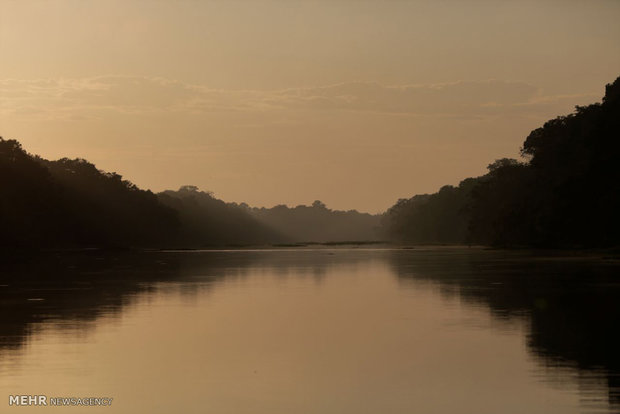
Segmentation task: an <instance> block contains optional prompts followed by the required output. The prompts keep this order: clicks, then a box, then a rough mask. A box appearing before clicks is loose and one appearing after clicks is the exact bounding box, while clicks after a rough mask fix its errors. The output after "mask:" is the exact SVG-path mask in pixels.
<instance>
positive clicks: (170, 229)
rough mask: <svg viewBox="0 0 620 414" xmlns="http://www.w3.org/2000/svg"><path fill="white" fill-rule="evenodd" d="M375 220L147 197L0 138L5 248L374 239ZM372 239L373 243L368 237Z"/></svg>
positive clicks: (0, 238) (104, 175) (190, 194)
mask: <svg viewBox="0 0 620 414" xmlns="http://www.w3.org/2000/svg"><path fill="white" fill-rule="evenodd" d="M378 224H379V216H371V215H369V214H361V213H358V212H357V211H348V212H342V211H334V210H330V209H328V208H327V207H326V206H325V205H323V204H322V203H320V202H318V203H315V204H314V205H313V206H312V207H307V206H298V207H295V208H288V207H286V206H277V207H274V208H272V209H264V208H262V209H258V208H250V207H249V206H248V205H246V204H243V203H242V204H236V203H226V202H224V201H222V200H218V199H217V198H215V197H214V196H213V195H212V194H211V193H208V192H202V191H199V190H198V188H197V187H195V186H184V187H181V188H180V189H179V190H178V191H164V192H162V193H159V194H153V193H152V192H150V191H145V190H141V189H139V188H138V187H137V186H135V185H134V184H132V183H131V182H129V181H127V180H124V179H123V177H121V176H120V175H119V174H116V173H108V172H105V171H101V170H99V169H97V168H96V167H95V165H93V164H92V163H90V162H88V161H86V160H83V159H73V160H71V159H67V158H63V159H60V160H57V161H48V160H45V159H42V158H40V157H38V156H34V155H31V154H28V153H27V152H26V151H25V150H24V149H23V148H22V146H21V145H20V143H19V142H17V141H15V140H4V139H2V138H0V246H1V247H4V248H30V247H44V248H50V247H51V248H66V247H166V248H200V247H213V246H247V245H264V244H280V243H296V242H304V241H317V242H326V241H364V240H368V239H376V237H374V234H375V231H376V229H377V227H378ZM371 236H372V237H371Z"/></svg>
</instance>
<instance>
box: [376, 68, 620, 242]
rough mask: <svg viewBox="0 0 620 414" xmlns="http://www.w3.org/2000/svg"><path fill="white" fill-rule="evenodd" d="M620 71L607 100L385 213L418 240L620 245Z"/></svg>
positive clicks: (399, 236) (387, 221)
mask: <svg viewBox="0 0 620 414" xmlns="http://www.w3.org/2000/svg"><path fill="white" fill-rule="evenodd" d="M619 123H620V78H618V79H616V81H615V82H614V83H612V84H609V85H607V87H606V91H605V97H604V98H603V101H602V102H601V103H596V104H592V105H588V106H585V107H577V108H576V111H575V112H574V113H573V114H570V115H567V116H561V117H558V118H555V119H553V120H550V121H548V122H546V123H545V124H544V125H543V126H542V127H541V128H538V129H536V130H534V131H532V132H531V133H530V135H529V136H528V137H527V139H526V140H525V142H524V143H523V147H522V150H521V153H522V155H523V156H524V158H525V159H526V161H523V162H520V161H517V160H513V159H501V160H497V161H495V162H494V163H492V164H490V165H489V167H488V168H489V172H488V173H487V174H486V175H484V176H482V177H477V178H468V179H467V180H464V181H463V182H461V184H460V185H459V186H458V187H452V186H445V187H443V188H442V189H441V190H440V191H439V192H437V193H435V194H427V195H418V196H414V197H412V198H410V199H407V200H399V201H398V202H397V203H396V204H395V205H394V206H393V207H391V208H390V209H389V210H388V211H387V213H386V215H385V217H384V225H385V226H386V229H387V231H388V232H389V234H390V235H391V237H392V238H394V239H396V240H400V241H405V242H413V243H481V244H490V245H498V246H520V245H521V246H541V247H542V246H549V247H590V246H611V245H618V244H620V219H619V215H618V212H619V211H620V126H619Z"/></svg>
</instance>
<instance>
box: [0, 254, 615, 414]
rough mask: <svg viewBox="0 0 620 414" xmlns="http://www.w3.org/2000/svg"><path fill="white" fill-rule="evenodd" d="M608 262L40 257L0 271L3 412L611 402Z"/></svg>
mask: <svg viewBox="0 0 620 414" xmlns="http://www.w3.org/2000/svg"><path fill="white" fill-rule="evenodd" d="M619 269H620V267H619V266H618V265H617V264H614V263H613V262H612V261H604V260H603V261H601V260H589V259H583V258H581V259H579V258H573V259H561V258H558V257H556V258H553V257H548V256H546V257H542V256H538V255H536V254H534V253H529V252H501V251H485V250H478V249H448V248H445V249H414V250H387V249H386V250H381V249H377V250H372V249H316V250H272V251H209V252H152V253H132V254H120V253H119V254H109V253H108V254H105V255H104V254H102V253H98V252H91V253H80V254H77V253H76V254H67V253H63V254H57V255H47V256H46V257H39V258H37V260H32V261H30V262H29V263H22V264H13V265H11V266H8V265H5V266H4V267H3V268H2V270H1V272H2V273H1V276H0V396H1V399H0V412H2V413H4V412H7V413H11V412H16V413H17V412H19V413H30V412H37V413H42V412H64V411H68V412H73V413H82V412H86V413H90V412H93V413H95V412H106V413H174V412H178V413H217V414H225V413H231V414H244V413H253V414H254V413H270V414H278V413H283V414H284V413H286V414H293V413H294V414H298V413H355V414H360V413H373V414H375V413H414V412H415V413H472V414H474V413H475V414H482V413H493V414H495V413H519V414H520V413H563V414H564V413H608V412H619V410H620V392H619V388H620V381H619V379H620V377H619V373H620V358H619V356H618V355H619V352H620V340H619V335H618V327H619V326H620V325H619V322H620V318H619V316H620V309H619V303H620V302H619V299H620V279H619V278H618V270H619ZM15 394H28V395H30V394H42V395H46V396H48V397H56V396H57V397H91V396H92V397H112V398H113V402H112V406H111V407H97V408H94V407H89V408H84V407H82V408H79V407H65V408H57V407H49V406H48V407H15V406H9V404H8V402H9V395H15Z"/></svg>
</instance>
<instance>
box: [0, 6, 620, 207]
mask: <svg viewBox="0 0 620 414" xmlns="http://www.w3.org/2000/svg"><path fill="white" fill-rule="evenodd" d="M618 21H620V1H615V0H612V1H597V0H593V1H587V2H584V1H570V0H562V1H551V0H549V1H540V0H538V1H527V0H526V1H518V2H516V1H465V0H462V1H405V0H402V1H398V0H381V1H378V0H368V1H366V0H356V1H353V0H350V1H345V0H330V1H328V0H320V1H294V0H291V1H283V0H282V1H264V0H251V1H240V0H237V1H235V0H229V1H208V0H204V1H198V0H195V1H183V0H175V1H158V0H150V1H146V0H122V1H117V0H101V1H99V0H74V1H70V0H54V1H45V0H42V1H33V0H19V1H17V0H15V1H14V0H0V62H1V64H0V136H2V137H3V138H5V139H17V140H18V141H20V142H21V143H22V145H23V146H24V148H25V149H26V150H27V151H29V152H31V153H34V154H38V155H41V156H42V157H44V158H48V159H57V158H61V157H69V158H76V157H79V158H85V159H87V160H89V161H91V162H93V163H95V164H96V165H97V167H98V168H100V169H103V170H106V171H115V172H117V173H119V174H122V175H123V176H124V177H125V178H127V179H129V180H131V181H132V182H133V183H135V184H137V185H138V186H140V187H141V188H146V189H150V190H152V191H155V192H157V191H162V190H165V189H176V188H178V187H180V186H182V185H196V186H198V187H199V188H200V189H202V190H205V191H213V192H214V194H215V196H216V197H218V198H221V199H223V200H225V201H235V202H246V203H248V204H250V205H254V206H267V207H271V206H273V205H277V204H287V205H290V206H295V205H298V204H311V203H312V202H313V201H314V200H317V199H318V200H321V201H323V202H324V203H326V204H327V205H328V207H330V208H334V209H342V210H349V209H358V210H360V211H365V212H372V213H377V212H382V211H385V210H386V209H387V208H389V207H390V206H391V205H393V204H394V203H395V202H396V201H397V200H398V199H399V198H409V197H411V196H413V195H414V194H421V193H428V192H435V191H437V190H438V189H439V188H440V187H441V186H443V185H446V184H450V185H457V184H458V183H459V181H460V180H462V179H464V178H466V177H470V176H478V175H481V174H484V173H485V171H486V166H487V165H488V164H490V163H491V162H492V161H494V160H495V159H498V158H503V157H513V158H518V157H519V149H520V147H521V144H522V143H523V141H524V139H525V138H526V137H527V135H528V134H529V132H530V131H532V130H533V129H535V128H537V127H540V126H542V124H543V123H544V122H545V121H546V120H548V119H551V118H554V117H556V116H559V115H565V114H568V113H570V112H571V111H572V110H573V109H574V107H575V105H585V104H589V103H593V102H597V101H600V99H601V97H602V96H603V94H604V86H605V84H606V83H610V82H612V81H613V80H614V79H615V78H616V77H618V76H620V25H618V24H617V22H618Z"/></svg>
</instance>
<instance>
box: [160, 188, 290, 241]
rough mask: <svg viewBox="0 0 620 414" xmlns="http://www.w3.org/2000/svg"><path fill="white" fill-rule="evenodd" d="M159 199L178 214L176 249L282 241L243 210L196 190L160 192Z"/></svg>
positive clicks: (273, 231) (275, 232)
mask: <svg viewBox="0 0 620 414" xmlns="http://www.w3.org/2000/svg"><path fill="white" fill-rule="evenodd" d="M159 199H160V201H161V202H162V203H163V204H164V205H166V206H169V207H171V208H173V209H175V210H176V211H178V212H179V218H180V220H181V230H180V233H179V234H178V237H177V238H176V239H174V243H175V244H176V245H179V246H183V247H208V246H214V245H237V246H242V245H252V244H268V243H279V242H284V241H286V239H285V238H284V237H283V236H282V235H280V234H279V233H278V232H277V231H275V230H272V229H271V228H269V227H268V226H266V225H264V224H262V223H260V222H259V221H258V220H256V218H254V217H253V216H252V215H251V214H250V213H249V211H248V208H247V207H244V206H239V205H236V204H234V203H225V202H224V201H222V200H218V199H217V198H215V197H213V195H212V194H211V193H209V192H203V191H199V190H198V187H196V186H191V185H187V186H183V187H181V188H180V189H179V190H178V191H171V190H168V191H164V192H162V193H160V194H159Z"/></svg>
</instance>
